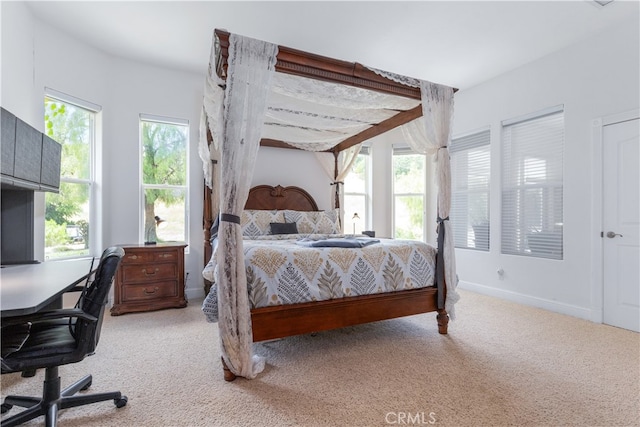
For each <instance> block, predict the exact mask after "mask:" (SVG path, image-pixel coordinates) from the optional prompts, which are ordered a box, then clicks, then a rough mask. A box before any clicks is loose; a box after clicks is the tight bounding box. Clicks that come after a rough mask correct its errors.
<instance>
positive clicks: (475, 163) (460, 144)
mask: <svg viewBox="0 0 640 427" xmlns="http://www.w3.org/2000/svg"><path fill="white" fill-rule="evenodd" d="M490 138H491V136H490V131H489V130H486V131H482V132H477V133H473V134H471V135H467V136H464V137H461V138H454V139H453V140H452V141H451V149H450V150H449V152H450V153H451V211H450V215H449V216H450V218H451V225H452V226H453V235H454V243H455V247H456V248H471V249H479V250H483V251H488V250H489V175H490V174H489V171H490V168H491V162H490V152H489V148H490V146H489V144H490V142H491V141H490Z"/></svg>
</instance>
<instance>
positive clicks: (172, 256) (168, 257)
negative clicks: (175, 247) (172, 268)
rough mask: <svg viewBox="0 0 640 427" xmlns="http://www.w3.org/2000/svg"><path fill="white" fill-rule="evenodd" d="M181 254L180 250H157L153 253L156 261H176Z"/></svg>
mask: <svg viewBox="0 0 640 427" xmlns="http://www.w3.org/2000/svg"><path fill="white" fill-rule="evenodd" d="M179 255H180V254H179V253H178V251H165V252H156V253H154V254H153V261H154V262H175V261H176V260H177V259H178V256H179Z"/></svg>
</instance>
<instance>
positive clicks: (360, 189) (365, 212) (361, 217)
mask: <svg viewBox="0 0 640 427" xmlns="http://www.w3.org/2000/svg"><path fill="white" fill-rule="evenodd" d="M370 158H371V156H370V155H369V147H362V148H361V149H360V154H358V156H357V157H356V160H355V161H354V162H353V167H352V169H351V172H349V174H348V175H347V177H346V178H345V180H344V209H343V212H344V220H343V222H342V223H343V224H344V232H345V233H354V234H355V233H360V232H361V231H363V230H365V229H366V228H367V227H368V225H369V224H370V223H371V221H370V215H369V206H370V191H369V188H370V185H369V182H370V178H369V171H370V163H371V162H370ZM354 214H358V217H356V218H354Z"/></svg>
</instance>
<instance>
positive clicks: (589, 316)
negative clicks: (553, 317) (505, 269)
mask: <svg viewBox="0 0 640 427" xmlns="http://www.w3.org/2000/svg"><path fill="white" fill-rule="evenodd" d="M458 288H460V289H463V290H468V291H472V292H476V293H479V294H482V295H488V296H492V297H496V298H500V299H504V300H507V301H512V302H515V303H518V304H523V305H527V306H530V307H536V308H542V309H544V310H549V311H552V312H554V313H560V314H566V315H568V316H573V317H578V318H580V319H585V320H589V321H594V319H597V316H594V313H592V310H591V309H589V308H584V307H578V306H575V305H571V304H565V303H562V302H558V301H551V300H547V299H543V298H538V297H532V296H530V295H524V294H519V293H517V292H510V291H505V290H504V289H496V288H492V287H490V286H485V285H480V284H478V283H472V282H465V281H462V280H460V281H459V282H458Z"/></svg>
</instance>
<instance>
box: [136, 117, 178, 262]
mask: <svg viewBox="0 0 640 427" xmlns="http://www.w3.org/2000/svg"><path fill="white" fill-rule="evenodd" d="M142 122H156V123H162V124H168V125H178V126H185V127H186V128H187V141H186V147H185V156H186V157H187V158H186V165H187V166H186V176H185V185H162V184H145V183H144V182H143V181H144V176H143V167H142V161H143V158H142V148H143V147H142ZM138 132H139V136H138V144H139V146H138V153H139V155H140V162H139V163H140V177H139V182H140V200H139V215H138V218H139V228H138V229H139V237H138V238H139V241H140V242H144V241H145V224H144V219H145V218H144V214H145V212H144V193H145V190H146V189H161V190H162V189H164V190H172V189H183V190H184V205H185V206H184V239H185V240H184V242H185V243H186V244H187V247H186V248H185V254H188V253H189V241H190V233H189V229H190V226H189V216H190V215H189V205H190V203H189V197H190V194H189V188H190V185H189V157H190V156H189V151H190V145H191V144H189V141H190V139H191V128H190V126H189V120H187V119H179V118H175V117H166V116H159V115H155V114H146V113H140V116H139V120H138Z"/></svg>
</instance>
